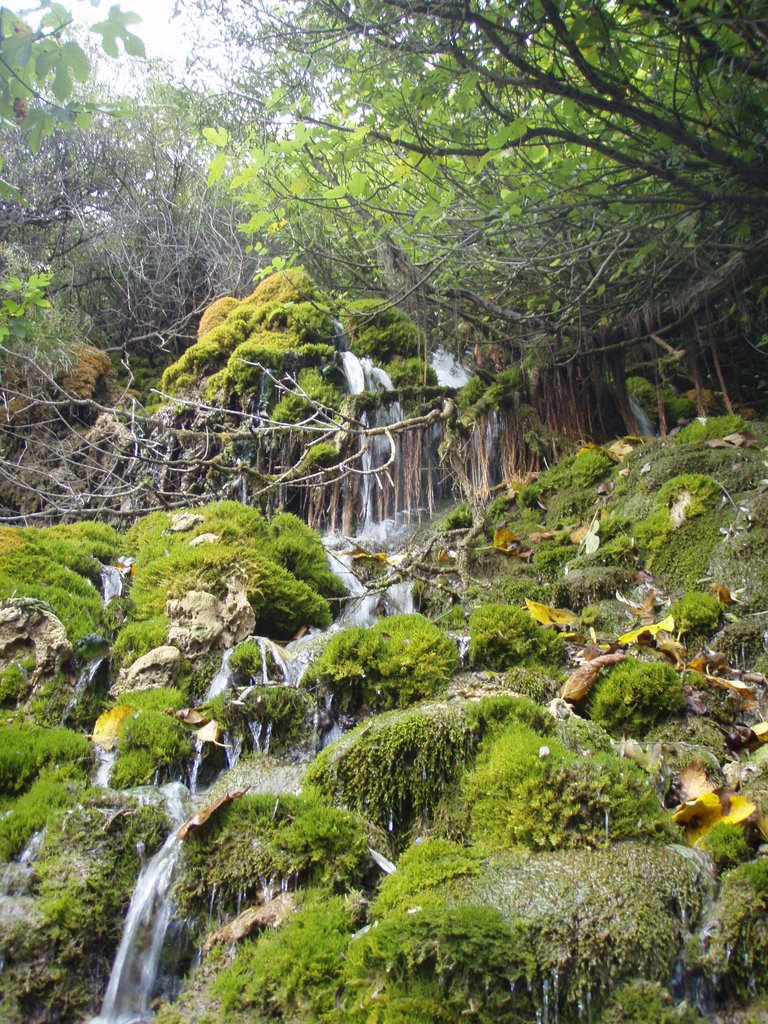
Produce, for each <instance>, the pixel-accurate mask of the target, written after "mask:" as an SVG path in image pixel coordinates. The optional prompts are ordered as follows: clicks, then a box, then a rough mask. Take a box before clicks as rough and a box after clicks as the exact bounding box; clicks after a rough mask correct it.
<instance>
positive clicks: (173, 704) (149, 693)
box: [115, 686, 187, 711]
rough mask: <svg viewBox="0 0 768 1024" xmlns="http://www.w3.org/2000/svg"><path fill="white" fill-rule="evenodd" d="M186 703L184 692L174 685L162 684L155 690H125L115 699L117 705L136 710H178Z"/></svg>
mask: <svg viewBox="0 0 768 1024" xmlns="http://www.w3.org/2000/svg"><path fill="white" fill-rule="evenodd" d="M186 703H187V700H186V694H185V693H184V692H183V690H180V689H179V688H178V687H176V686H163V687H160V688H159V689H156V690H126V691H125V692H124V693H121V694H120V696H119V697H118V698H117V700H116V701H115V704H116V706H117V707H120V706H123V707H131V708H134V709H135V710H136V711H168V710H171V711H179V710H181V708H183V707H184V705H185V704H186Z"/></svg>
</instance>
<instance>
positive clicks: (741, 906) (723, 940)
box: [704, 858, 768, 1001]
mask: <svg viewBox="0 0 768 1024" xmlns="http://www.w3.org/2000/svg"><path fill="white" fill-rule="evenodd" d="M711 919H712V920H711V924H710V927H709V928H708V929H707V931H706V933H705V934H706V935H707V937H708V940H709V948H708V949H706V950H705V951H704V966H705V967H706V969H707V970H708V972H709V973H710V974H711V975H712V976H713V978H714V979H715V980H716V986H717V987H716V991H717V994H718V995H719V996H720V997H721V998H729V997H730V998H736V999H738V1000H740V1001H745V1000H747V999H748V998H749V996H750V995H754V994H755V993H759V992H765V991H766V990H767V989H768V975H766V972H765V970H764V965H765V963H766V958H768V859H766V858H761V859H760V860H757V861H751V862H750V863H748V864H741V865H740V866H739V867H736V868H733V870H731V871H726V872H725V874H724V875H723V876H722V879H721V888H720V894H719V896H718V899H717V902H716V903H715V906H714V908H713V911H712V914H711ZM705 941H706V940H705Z"/></svg>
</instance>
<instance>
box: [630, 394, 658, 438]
mask: <svg viewBox="0 0 768 1024" xmlns="http://www.w3.org/2000/svg"><path fill="white" fill-rule="evenodd" d="M629 407H630V409H631V410H632V415H633V416H634V417H635V422H636V423H637V429H638V430H639V431H640V434H641V436H642V437H658V436H659V435H658V431H657V430H656V429H655V427H654V426H653V424H652V423H651V421H650V419H649V417H648V413H647V412H646V411H645V409H644V408H643V407H642V405H640V403H639V402H638V400H637V399H636V398H634V397H633V396H632V395H630V396H629Z"/></svg>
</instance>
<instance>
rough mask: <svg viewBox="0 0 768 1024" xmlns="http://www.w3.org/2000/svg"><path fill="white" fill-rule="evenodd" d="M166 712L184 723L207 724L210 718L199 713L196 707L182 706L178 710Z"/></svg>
mask: <svg viewBox="0 0 768 1024" xmlns="http://www.w3.org/2000/svg"><path fill="white" fill-rule="evenodd" d="M166 714H169V715H173V717H174V718H178V720H179V721H180V722H183V723H184V724H185V725H207V724H208V722H210V718H206V716H205V715H201V714H200V712H199V711H198V710H197V708H182V709H181V710H180V711H168V712H166Z"/></svg>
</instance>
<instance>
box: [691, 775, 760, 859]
mask: <svg viewBox="0 0 768 1024" xmlns="http://www.w3.org/2000/svg"><path fill="white" fill-rule="evenodd" d="M756 811H757V807H756V806H755V805H754V804H753V803H752V801H751V800H747V798H746V797H743V796H739V795H738V794H736V793H734V792H733V791H732V790H730V789H725V788H720V789H715V790H713V791H712V792H709V793H702V794H701V796H699V797H697V798H696V799H695V800H686V801H685V803H684V804H682V805H681V806H680V807H678V809H677V810H676V811H675V813H674V814H673V815H672V820H673V821H674V822H676V823H677V824H678V825H685V836H686V839H687V840H688V842H689V843H690V844H691V846H698V845H699V844H700V843H701V841H702V839H704V838H705V837H706V835H707V833H708V832H709V831H710V830H711V829H712V828H714V826H715V825H720V824H725V825H740V824H742V823H743V822H745V821H746V820H747V819H748V818H750V817H752V815H753V814H755V812H756Z"/></svg>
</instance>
